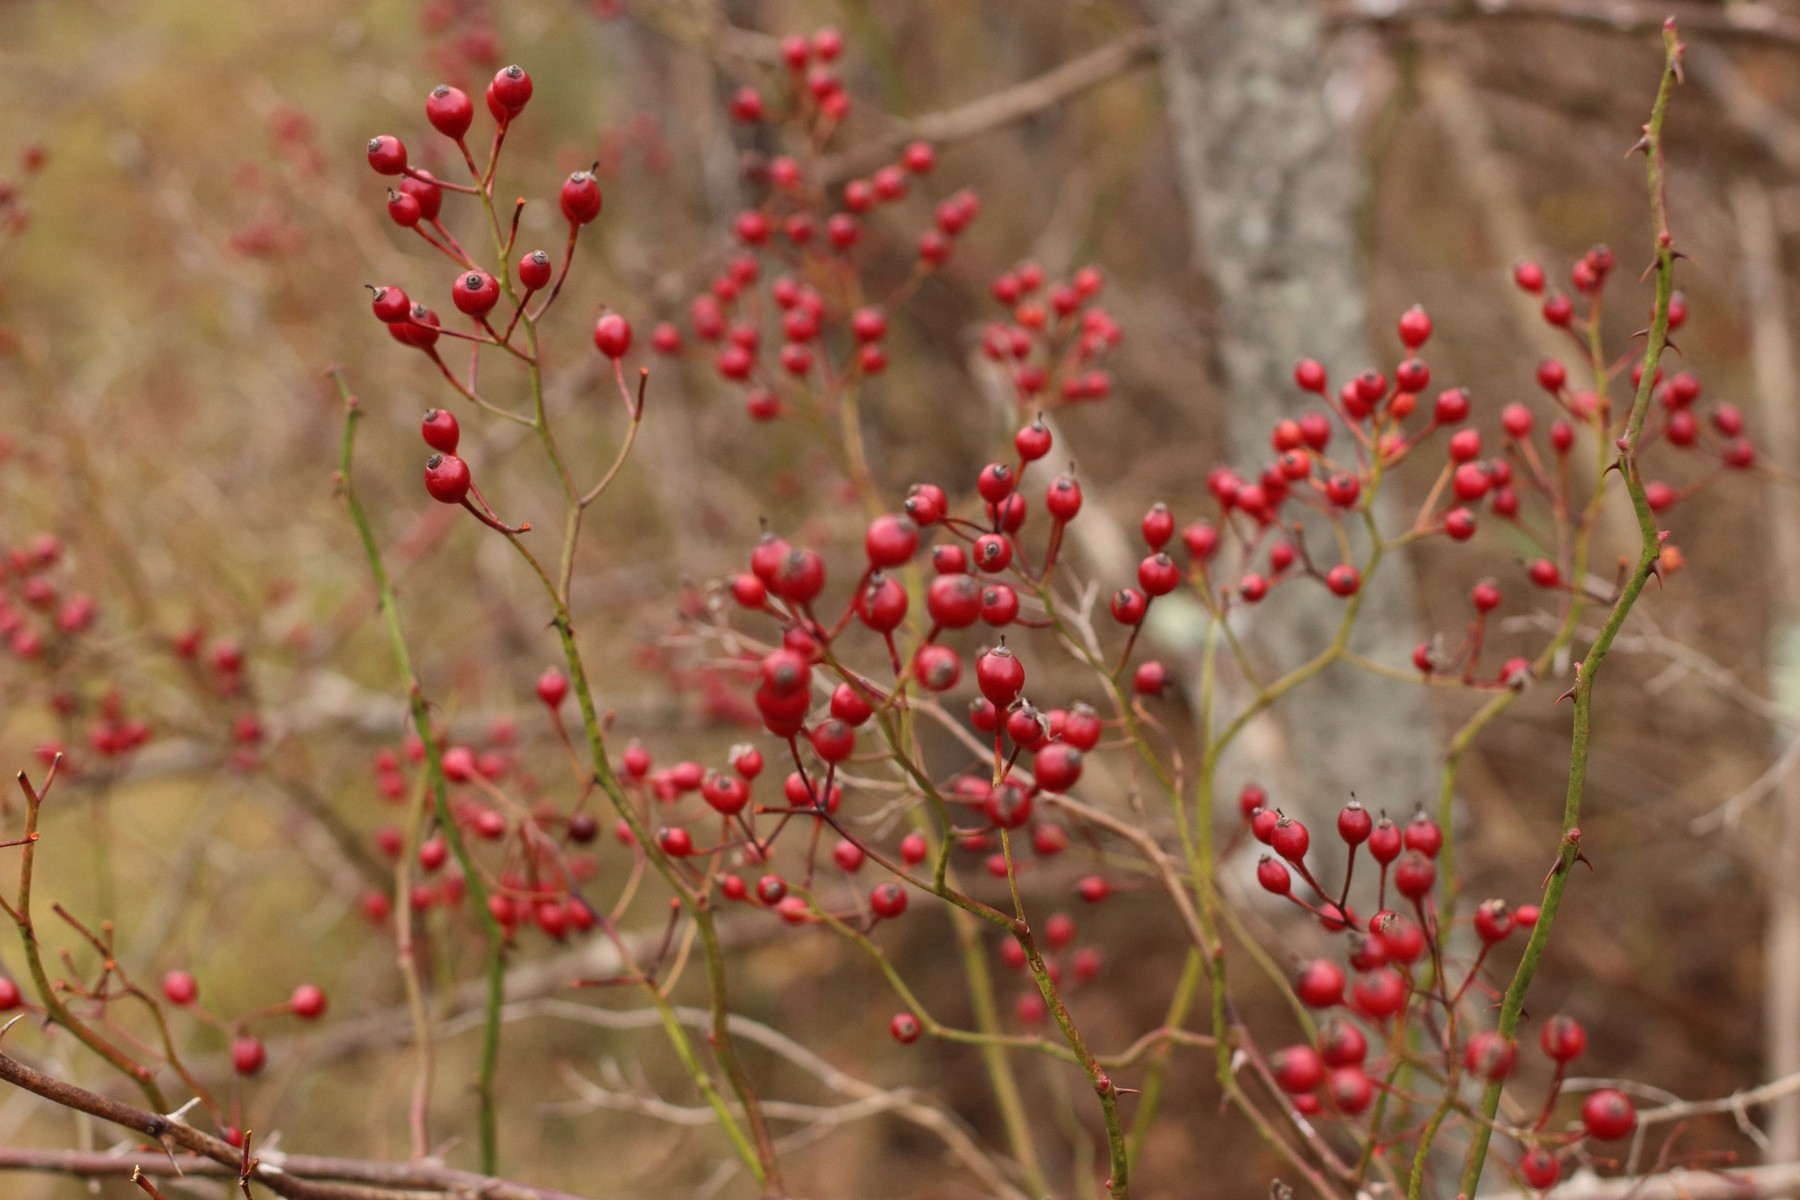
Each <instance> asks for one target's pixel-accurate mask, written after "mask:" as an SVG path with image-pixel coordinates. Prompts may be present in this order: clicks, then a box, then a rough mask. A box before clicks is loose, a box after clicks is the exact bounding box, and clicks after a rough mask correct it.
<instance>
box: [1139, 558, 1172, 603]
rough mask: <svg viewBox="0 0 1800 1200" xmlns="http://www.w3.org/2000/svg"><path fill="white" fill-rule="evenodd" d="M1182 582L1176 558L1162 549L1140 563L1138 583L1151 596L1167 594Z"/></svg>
mask: <svg viewBox="0 0 1800 1200" xmlns="http://www.w3.org/2000/svg"><path fill="white" fill-rule="evenodd" d="M1180 584H1181V571H1180V569H1179V568H1177V567H1176V566H1175V560H1174V559H1172V558H1170V557H1169V556H1168V555H1167V554H1164V553H1162V552H1161V551H1160V550H1159V551H1157V552H1156V553H1155V554H1153V555H1151V556H1150V557H1149V558H1146V559H1144V561H1142V562H1140V563H1139V564H1138V585H1139V586H1140V587H1142V588H1143V589H1144V591H1145V593H1146V594H1148V595H1151V596H1166V595H1168V594H1169V593H1170V592H1172V591H1174V590H1175V589H1176V588H1177V587H1178V586H1180Z"/></svg>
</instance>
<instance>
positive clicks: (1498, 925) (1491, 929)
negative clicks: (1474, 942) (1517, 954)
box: [1475, 900, 1513, 945]
mask: <svg viewBox="0 0 1800 1200" xmlns="http://www.w3.org/2000/svg"><path fill="white" fill-rule="evenodd" d="M1512 930H1513V916H1512V909H1510V908H1508V907H1507V905H1506V901H1504V900H1487V901H1483V902H1482V904H1481V906H1480V907H1479V908H1477V909H1476V910H1475V933H1476V934H1477V936H1479V937H1480V938H1481V940H1482V941H1483V942H1485V943H1487V944H1489V945H1492V944H1493V943H1495V942H1502V941H1505V940H1506V936H1507V935H1508V934H1510V933H1511V932H1512Z"/></svg>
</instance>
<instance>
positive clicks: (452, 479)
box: [425, 454, 470, 504]
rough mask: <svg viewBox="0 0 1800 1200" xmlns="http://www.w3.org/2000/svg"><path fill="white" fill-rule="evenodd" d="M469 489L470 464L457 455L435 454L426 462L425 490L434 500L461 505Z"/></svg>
mask: <svg viewBox="0 0 1800 1200" xmlns="http://www.w3.org/2000/svg"><path fill="white" fill-rule="evenodd" d="M469 487H470V478H469V464H468V463H465V462H464V461H463V460H462V459H460V458H458V457H456V455H454V454H434V455H432V456H431V457H430V458H428V459H426V460H425V490H426V491H427V492H429V493H431V498H432V499H433V500H437V501H441V502H442V503H444V504H461V503H462V502H463V498H464V497H466V496H467V495H468V494H469Z"/></svg>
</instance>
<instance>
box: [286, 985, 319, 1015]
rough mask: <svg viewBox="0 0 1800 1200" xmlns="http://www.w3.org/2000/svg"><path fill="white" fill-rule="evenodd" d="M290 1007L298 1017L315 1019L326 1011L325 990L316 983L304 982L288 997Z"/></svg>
mask: <svg viewBox="0 0 1800 1200" xmlns="http://www.w3.org/2000/svg"><path fill="white" fill-rule="evenodd" d="M288 1007H289V1008H291V1009H292V1010H293V1011H294V1015H295V1016H296V1017H301V1018H303V1019H305V1020H308V1021H310V1020H313V1019H315V1018H317V1017H320V1016H323V1015H324V1013H325V992H324V990H323V989H322V988H320V987H318V986H317V985H315V984H311V983H303V984H301V985H300V986H299V987H297V988H295V989H294V994H293V995H292V996H290V997H289V998H288Z"/></svg>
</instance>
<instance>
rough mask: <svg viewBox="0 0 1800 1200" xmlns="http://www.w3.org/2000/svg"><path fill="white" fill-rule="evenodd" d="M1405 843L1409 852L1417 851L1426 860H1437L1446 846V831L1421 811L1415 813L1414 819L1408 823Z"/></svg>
mask: <svg viewBox="0 0 1800 1200" xmlns="http://www.w3.org/2000/svg"><path fill="white" fill-rule="evenodd" d="M1404 841H1405V845H1406V848H1407V849H1408V850H1417V851H1418V852H1419V853H1420V854H1423V855H1424V856H1425V857H1426V858H1436V857H1437V855H1438V851H1439V850H1440V849H1442V848H1443V845H1444V831H1443V830H1442V829H1440V828H1438V823H1437V822H1436V821H1434V820H1432V819H1431V818H1430V817H1428V816H1426V815H1425V814H1424V812H1422V811H1421V812H1417V813H1414V814H1413V819H1412V820H1410V821H1408V822H1407V823H1406V834H1405V837H1404Z"/></svg>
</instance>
